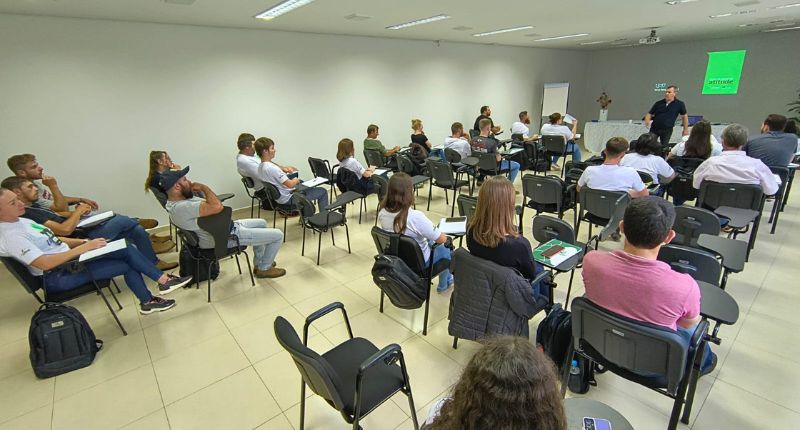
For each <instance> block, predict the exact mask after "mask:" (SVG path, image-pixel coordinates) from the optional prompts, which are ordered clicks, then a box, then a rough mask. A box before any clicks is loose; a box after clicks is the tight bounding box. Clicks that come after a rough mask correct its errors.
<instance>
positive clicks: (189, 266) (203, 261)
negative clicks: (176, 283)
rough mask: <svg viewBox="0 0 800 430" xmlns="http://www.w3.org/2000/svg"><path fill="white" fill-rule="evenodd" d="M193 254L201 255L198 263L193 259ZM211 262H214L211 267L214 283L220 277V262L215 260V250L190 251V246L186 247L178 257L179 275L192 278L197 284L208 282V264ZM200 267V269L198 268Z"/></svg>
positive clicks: (195, 249)
mask: <svg viewBox="0 0 800 430" xmlns="http://www.w3.org/2000/svg"><path fill="white" fill-rule="evenodd" d="M191 253H195V254H194V255H199V256H200V260H199V261H198V260H195V259H194V258H192V254H191ZM210 261H213V262H214V263H213V264H212V265H211V280H212V281H213V280H216V279H217V278H218V277H219V261H218V260H217V259H216V258H214V250H213V249H200V248H193V249H191V250H190V249H189V246H187V245H184V246H183V247H182V248H181V252H180V254H179V255H178V263H179V264H180V269H179V271H178V273H179V274H180V275H181V276H192V277H194V280H195V281H197V282H202V281H206V280H208V275H209V274H208V263H209V262H210ZM198 265H199V266H200V267H197V266H198Z"/></svg>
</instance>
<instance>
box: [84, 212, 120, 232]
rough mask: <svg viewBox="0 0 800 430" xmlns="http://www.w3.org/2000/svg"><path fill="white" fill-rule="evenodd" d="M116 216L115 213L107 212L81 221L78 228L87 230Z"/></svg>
mask: <svg viewBox="0 0 800 430" xmlns="http://www.w3.org/2000/svg"><path fill="white" fill-rule="evenodd" d="M113 216H114V212H112V211H107V212H102V213H99V214H97V215H92V216H90V217H88V218H86V219H83V220H81V222H79V223H78V225H77V226H76V227H79V228H85V227H92V226H95V225H97V224H100V223H101V222H103V221H105V220H107V219H109V218H111V217H113Z"/></svg>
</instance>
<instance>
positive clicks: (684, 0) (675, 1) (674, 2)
mask: <svg viewBox="0 0 800 430" xmlns="http://www.w3.org/2000/svg"><path fill="white" fill-rule="evenodd" d="M696 1H697V0H671V1H668V2H665V3H667V4H668V5H670V6H676V5H679V4H684V3H694V2H696Z"/></svg>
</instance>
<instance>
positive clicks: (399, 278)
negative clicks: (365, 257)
mask: <svg viewBox="0 0 800 430" xmlns="http://www.w3.org/2000/svg"><path fill="white" fill-rule="evenodd" d="M372 280H373V281H374V282H375V285H377V286H378V288H380V289H381V291H383V292H384V294H386V295H387V296H388V297H389V301H391V302H392V304H393V305H395V306H397V307H398V308H400V309H417V308H419V307H420V306H422V304H423V303H425V292H426V286H425V285H423V282H422V278H420V277H419V275H417V274H416V273H414V271H413V270H411V268H410V267H408V265H407V264H406V263H405V262H404V261H403V260H401V259H400V258H399V257H395V256H393V255H384V254H380V255H376V256H375V264H373V265H372Z"/></svg>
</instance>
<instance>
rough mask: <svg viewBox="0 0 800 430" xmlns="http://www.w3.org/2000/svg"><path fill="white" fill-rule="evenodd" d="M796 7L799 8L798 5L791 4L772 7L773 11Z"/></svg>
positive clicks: (799, 4)
mask: <svg viewBox="0 0 800 430" xmlns="http://www.w3.org/2000/svg"><path fill="white" fill-rule="evenodd" d="M798 6H800V3H791V4H784V5H781V6H775V7H773V9H786V8H787V7H798Z"/></svg>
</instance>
